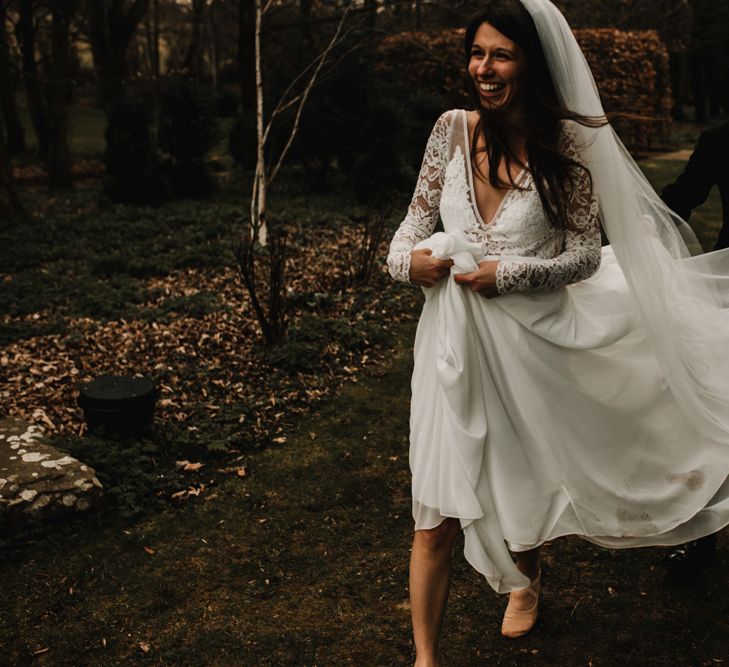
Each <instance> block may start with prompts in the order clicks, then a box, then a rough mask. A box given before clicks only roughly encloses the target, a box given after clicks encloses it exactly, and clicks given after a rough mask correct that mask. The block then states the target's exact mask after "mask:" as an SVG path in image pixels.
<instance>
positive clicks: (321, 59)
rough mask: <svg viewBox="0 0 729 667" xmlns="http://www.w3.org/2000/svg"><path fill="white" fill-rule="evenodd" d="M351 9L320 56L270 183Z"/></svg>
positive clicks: (346, 10) (286, 151)
mask: <svg viewBox="0 0 729 667" xmlns="http://www.w3.org/2000/svg"><path fill="white" fill-rule="evenodd" d="M350 6H351V5H350ZM349 9H350V7H347V9H345V10H344V13H343V14H342V18H341V19H340V21H339V25H337V29H336V31H335V32H334V35H333V36H332V39H331V40H330V41H329V44H328V45H327V48H326V49H324V52H323V53H322V54H321V56H320V57H319V63H318V64H317V66H316V69H315V70H314V73H313V74H312V75H311V79H309V83H308V84H307V86H306V88H305V89H304V93H303V95H302V96H301V102H300V103H299V108H298V109H297V110H296V118H295V119H294V126H293V127H292V128H291V134H290V135H289V138H288V141H287V142H286V145H285V146H284V148H283V150H282V151H281V155H279V157H278V161H277V162H276V166H275V167H274V168H273V170H272V171H271V173H270V175H269V177H268V182H269V183H270V182H271V181H273V179H274V178H276V175H277V174H278V172H279V169H281V165H282V164H283V161H284V158H285V157H286V154H287V153H288V152H289V149H290V148H291V144H292V143H293V142H294V138H295V137H296V135H297V133H298V131H299V123H300V121H301V114H302V113H303V111H304V106H305V105H306V100H307V99H308V98H309V94H310V93H311V89H312V88H313V87H314V83H315V82H316V78H317V76H319V72H320V71H321V68H322V66H323V65H324V62H325V61H326V59H327V56H328V55H329V53H330V52H331V50H332V49H333V48H334V45H335V44H336V43H337V42H338V41H339V35H340V34H341V32H342V27H343V26H344V21H345V19H346V18H347V15H348V14H349Z"/></svg>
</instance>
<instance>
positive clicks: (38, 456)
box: [23, 452, 50, 463]
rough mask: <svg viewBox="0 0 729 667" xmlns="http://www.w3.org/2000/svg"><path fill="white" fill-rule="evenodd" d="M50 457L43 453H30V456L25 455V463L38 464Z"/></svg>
mask: <svg viewBox="0 0 729 667" xmlns="http://www.w3.org/2000/svg"><path fill="white" fill-rule="evenodd" d="M49 456H50V454H44V453H42V452H30V453H28V454H23V461H25V462H26V463H36V462H37V461H42V460H43V459H47V458H48V457H49Z"/></svg>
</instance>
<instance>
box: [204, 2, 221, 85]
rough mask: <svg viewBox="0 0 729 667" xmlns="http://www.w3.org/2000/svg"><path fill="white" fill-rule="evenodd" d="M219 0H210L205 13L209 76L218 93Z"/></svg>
mask: <svg viewBox="0 0 729 667" xmlns="http://www.w3.org/2000/svg"><path fill="white" fill-rule="evenodd" d="M219 6H220V0H212V4H211V5H210V9H209V11H208V15H207V19H208V21H207V26H208V33H209V35H210V39H209V40H208V41H209V44H210V76H211V77H212V80H213V93H215V94H216V95H217V93H218V79H219V78H220V61H219V57H220V56H219V54H220V27H219V25H218V16H217V10H218V8H219Z"/></svg>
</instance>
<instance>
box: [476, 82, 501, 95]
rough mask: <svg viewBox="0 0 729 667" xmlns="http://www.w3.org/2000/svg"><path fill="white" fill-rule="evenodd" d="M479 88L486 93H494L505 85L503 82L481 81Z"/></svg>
mask: <svg viewBox="0 0 729 667" xmlns="http://www.w3.org/2000/svg"><path fill="white" fill-rule="evenodd" d="M478 86H479V88H480V89H481V90H483V91H484V92H485V93H493V92H495V91H497V90H501V89H502V88H503V87H504V84H503V83H479V84H478Z"/></svg>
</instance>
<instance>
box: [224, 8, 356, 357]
mask: <svg viewBox="0 0 729 667" xmlns="http://www.w3.org/2000/svg"><path fill="white" fill-rule="evenodd" d="M245 1H246V0H242V2H243V3H245ZM273 3H274V0H255V1H254V30H253V66H254V70H255V109H256V136H257V142H256V169H255V173H254V177H253V185H252V192H251V203H250V209H249V212H248V216H247V220H245V222H244V229H243V230H238V231H237V232H234V235H233V238H234V253H235V256H236V260H237V263H238V269H239V272H240V275H241V278H242V280H243V283H244V285H245V288H246V290H247V292H248V295H249V297H250V300H251V305H252V307H253V310H254V312H255V314H256V317H257V319H258V322H259V324H260V326H261V330H262V332H263V337H264V339H265V341H266V343H267V344H269V345H271V344H273V343H276V342H277V341H278V340H280V339H281V338H282V337H283V335H284V334H285V332H286V325H287V321H286V297H285V291H284V290H285V284H284V273H285V264H286V256H285V254H286V238H285V235H284V234H282V233H280V232H278V231H276V232H275V233H273V234H270V238H269V225H268V220H267V211H268V191H269V188H270V186H271V184H272V183H273V181H274V180H275V179H276V177H277V176H278V174H279V172H280V170H281V167H282V165H283V164H284V161H285V159H286V157H287V155H288V153H289V151H290V149H291V146H292V145H293V142H294V140H295V139H296V136H297V134H298V132H299V128H300V125H301V117H302V114H303V112H304V109H305V107H306V104H307V101H308V100H309V98H310V95H311V92H312V90H313V88H314V86H315V85H316V83H317V80H318V79H319V78H320V76H321V74H322V71H323V69H324V67H325V64H326V63H327V62H328V60H329V59H330V56H331V55H332V52H333V50H334V48H335V46H337V44H339V43H340V42H341V41H342V39H343V38H344V35H345V32H344V25H345V21H346V18H347V15H348V14H349V10H350V5H348V6H347V7H346V8H345V10H344V11H343V13H342V15H341V17H340V18H339V21H338V23H337V27H336V29H335V31H334V34H333V35H332V37H331V38H330V40H329V42H328V43H327V45H326V47H325V48H324V49H323V50H322V52H321V53H320V54H319V55H318V56H317V57H316V58H314V60H313V61H312V62H310V63H309V64H308V66H307V67H305V68H304V69H303V71H302V72H301V73H300V74H299V75H298V76H297V77H295V78H294V80H293V81H291V83H290V85H289V86H288V88H287V89H286V90H285V91H284V93H283V95H282V96H281V98H280V99H279V101H278V103H277V104H276V106H275V107H274V108H273V110H272V112H271V113H270V115H269V116H268V117H267V118H266V117H265V116H264V113H265V109H264V78H263V76H264V75H263V73H264V67H263V55H262V48H261V46H262V44H261V35H262V33H263V18H264V15H265V14H266V12H267V11H268V10H269V9H270V8H271V6H272V5H273ZM241 7H242V9H243V5H241ZM241 15H243V11H241ZM244 23H245V22H244V21H241V26H243V25H244ZM243 47H244V45H243V44H241V49H240V53H245V49H244V48H243ZM243 67H244V63H243V64H242V68H243ZM243 79H245V76H243ZM297 91H298V92H297ZM288 109H293V110H294V119H293V123H292V125H291V129H290V131H289V133H288V137H287V139H286V141H285V143H284V146H283V148H282V149H281V151H280V153H279V154H278V156H276V157H273V156H268V155H267V150H266V149H267V145H268V143H269V138H270V137H271V130H272V127H273V126H274V123H276V122H278V121H280V120H281V114H283V113H284V112H285V111H287V110H288ZM259 249H263V250H264V251H265V252H264V253H263V255H264V256H267V258H268V265H269V266H268V270H269V277H268V281H267V285H265V286H263V285H262V284H261V282H262V281H261V280H260V278H259V276H258V275H257V272H256V271H257V267H256V256H257V255H259V256H260V255H261V253H259V252H258V250H259Z"/></svg>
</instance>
